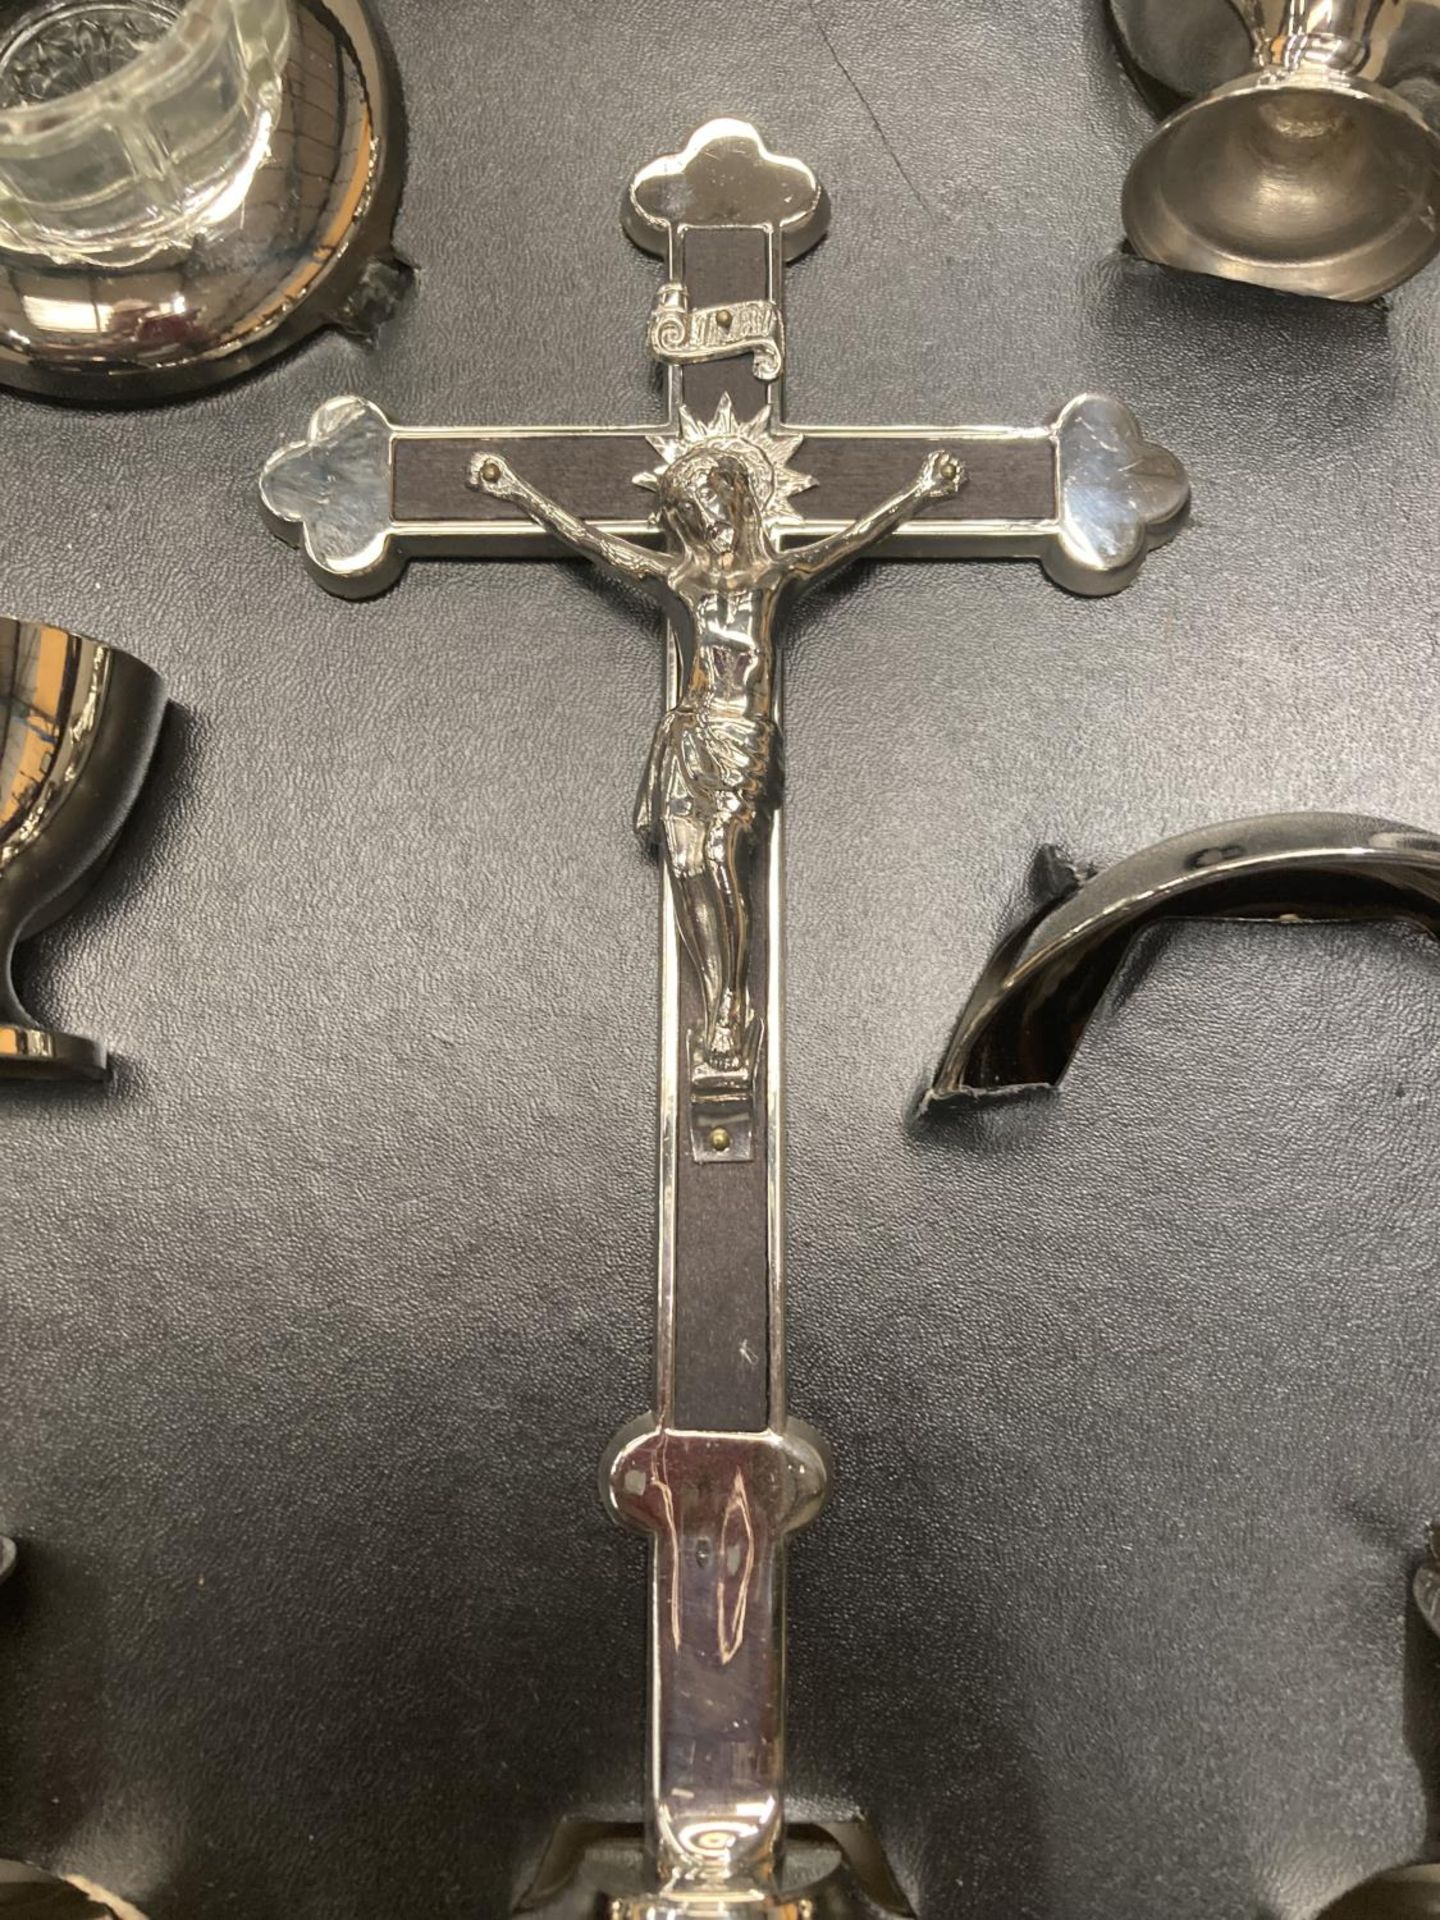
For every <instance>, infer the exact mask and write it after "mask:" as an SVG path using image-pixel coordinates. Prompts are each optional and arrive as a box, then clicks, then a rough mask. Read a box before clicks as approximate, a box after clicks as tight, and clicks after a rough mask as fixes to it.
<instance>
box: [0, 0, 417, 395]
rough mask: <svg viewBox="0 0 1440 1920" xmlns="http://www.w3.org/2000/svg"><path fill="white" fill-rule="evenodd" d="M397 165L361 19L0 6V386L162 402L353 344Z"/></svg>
mask: <svg viewBox="0 0 1440 1920" xmlns="http://www.w3.org/2000/svg"><path fill="white" fill-rule="evenodd" d="M403 145H404V140H403V120H402V116H401V112H400V101H399V89H398V83H397V81H396V78H395V74H394V68H393V63H392V61H391V60H390V57H389V54H388V50H387V49H386V47H385V44H384V42H383V40H382V38H381V37H380V34H379V32H378V30H377V28H376V26H375V22H374V20H373V19H372V17H371V15H370V12H369V9H368V6H367V4H366V0H0V383H3V384H8V385H12V386H16V387H19V388H22V389H24V390H26V391H31V392H38V393H42V394H44V395H46V396H47V397H48V398H54V399H70V400H79V401H84V402H87V403H91V404H101V405H104V404H106V403H115V402H120V403H134V402H137V401H139V402H144V401H150V400H163V399H169V398H171V397H173V396H174V395H176V394H178V393H184V392H187V391H191V390H194V389H196V388H199V387H205V386H209V385H213V384H214V383H215V382H216V381H218V380H220V379H224V378H228V377H230V376H231V375H233V374H236V373H240V372H244V371H245V370H247V369H248V368H249V367H252V366H254V365H255V364H257V362H259V361H260V360H263V359H266V358H268V357H270V356H271V355H272V354H275V353H278V352H280V351H282V350H283V349H284V348H285V347H287V346H289V345H291V344H292V343H293V342H294V341H295V340H297V339H299V338H300V337H302V336H303V335H305V334H307V333H309V332H312V331H313V330H314V329H315V328H316V327H319V326H323V325H326V324H330V323H334V324H339V325H342V326H343V325H354V326H355V327H356V329H357V330H359V331H368V330H370V329H371V328H372V327H373V324H374V323H375V321H376V319H377V318H378V317H381V316H383V313H384V311H386V310H387V307H388V304H389V302H390V301H391V300H392V299H393V297H394V296H395V294H396V293H398V291H399V289H400V288H401V286H403V284H404V277H405V276H404V274H403V271H401V270H400V269H399V268H398V266H397V264H396V262H395V259H394V255H393V253H392V252H391V245H390V242H391V232H392V227H393V222H394V216H395V210H396V206H397V203H398V200H399V193H400V183H401V177H402V173H403Z"/></svg>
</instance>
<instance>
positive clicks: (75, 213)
mask: <svg viewBox="0 0 1440 1920" xmlns="http://www.w3.org/2000/svg"><path fill="white" fill-rule="evenodd" d="M289 44H290V8H289V5H288V0H189V4H188V5H185V6H183V7H182V6H178V5H176V4H175V3H174V0H51V4H48V5H43V6H41V7H40V8H39V9H38V11H33V12H27V13H25V14H24V15H22V16H21V18H20V20H19V22H18V25H16V26H14V27H12V29H11V31H10V33H9V34H8V36H6V37H5V39H4V40H3V41H0V244H4V245H5V246H7V247H10V248H13V249H16V250H18V251H21V252H37V253H44V254H46V255H48V256H49V257H50V258H51V259H54V260H57V261H59V260H73V261H77V262H78V261H85V262H92V261H93V262H98V263H109V264H119V263H122V262H135V261H140V260H143V259H145V258H147V257H149V256H151V255H153V254H156V253H159V252H163V251H164V250H166V249H167V248H169V247H173V246H174V245H175V244H176V243H177V242H186V241H189V240H190V239H192V238H193V237H194V235H195V233H196V232H197V230H198V229H200V228H201V227H203V226H204V225H205V224H206V223H207V222H209V221H216V220H219V219H223V217H224V214H225V211H226V209H227V208H228V207H229V206H231V205H233V204H234V203H235V202H236V201H237V200H239V199H242V198H243V197H244V195H245V193H246V191H247V189H248V188H249V185H250V183H251V181H252V180H253V178H254V175H255V172H256V169H257V168H258V166H259V164H260V162H261V160H262V159H263V158H264V155H265V151H266V149H267V147H268V146H269V142H270V136H271V133H272V132H273V130H274V126H275V121H276V116H277V113H278V110H279V106H280V95H281V86H282V81H283V77H284V71H285V58H286V54H287V52H288V49H289Z"/></svg>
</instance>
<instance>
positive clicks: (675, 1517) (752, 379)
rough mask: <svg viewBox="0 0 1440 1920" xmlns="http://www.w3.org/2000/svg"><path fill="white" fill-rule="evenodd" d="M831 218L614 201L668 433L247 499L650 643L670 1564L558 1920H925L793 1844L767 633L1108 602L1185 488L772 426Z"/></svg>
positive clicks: (663, 1474)
mask: <svg viewBox="0 0 1440 1920" xmlns="http://www.w3.org/2000/svg"><path fill="white" fill-rule="evenodd" d="M828 218H829V208H828V203H827V200H826V197H825V195H824V193H823V191H822V189H821V187H820V185H819V183H818V181H817V180H816V178H815V176H814V174H813V173H812V172H811V171H810V169H809V168H808V167H805V166H803V165H802V164H801V163H800V162H799V161H796V160H791V159H786V158H783V157H782V156H780V155H777V154H773V153H771V152H770V151H769V149H768V148H767V147H766V146H765V144H764V142H763V141H762V140H761V139H760V137H759V135H758V134H757V133H756V131H755V129H754V128H753V127H751V126H749V125H747V124H746V123H745V122H743V121H739V120H715V121H711V122H710V123H709V124H708V125H706V126H704V127H702V128H701V129H700V130H699V132H698V133H696V134H695V135H694V137H693V138H692V139H691V140H690V141H689V143H688V144H687V145H686V146H685V148H684V149H683V150H682V151H681V152H679V153H675V154H670V155H667V156H665V157H664V158H662V159H660V160H657V161H655V162H653V163H652V164H651V165H650V166H647V167H644V168H642V169H641V171H640V172H639V173H638V174H637V175H636V176H635V179H634V180H633V181H632V183H631V185H630V188H629V191H628V193H627V195H626V198H625V201H624V205H623V220H624V224H625V228H626V231H627V232H628V233H629V235H630V237H631V239H632V240H634V241H635V242H636V243H637V244H638V245H639V246H641V247H642V248H644V249H646V250H647V251H649V252H651V253H655V254H658V255H659V256H660V257H661V258H662V259H663V260H664V261H665V263H666V279H665V282H664V284H663V286H662V288H661V290H660V294H659V297H658V299H657V302H656V306H655V310H654V312H653V313H652V315H651V320H650V327H649V335H648V337H649V342H650V346H651V350H652V352H654V353H655V354H656V355H657V356H658V357H659V358H661V359H662V360H664V361H665V362H666V363H667V364H668V366H669V369H670V413H669V419H668V421H667V422H666V424H665V425H664V426H663V427H661V428H659V429H657V428H655V427H653V426H651V427H643V426H642V427H616V428H606V427H538V428H537V427H491V428H473V427H466V428H452V429H441V430H438V431H430V430H420V429H413V428H398V427H394V426H392V425H391V424H390V422H389V421H388V420H387V419H386V418H385V416H384V415H383V414H382V413H381V412H380V410H379V409H378V408H377V407H375V406H373V405H371V404H370V403H369V402H366V401H363V400H358V399H354V398H348V397H347V398H343V399H338V400H332V401H330V402H329V403H327V405H325V406H323V407H322V408H321V409H320V410H319V412H318V413H317V414H316V415H315V417H314V419H313V420H312V421H311V424H310V430H309V433H308V435H307V437H306V438H305V439H304V440H302V441H299V442H297V443H295V444H294V445H292V446H288V447H285V448H283V449H282V450H281V451H280V452H279V453H277V454H276V455H275V457H274V458H273V459H272V460H271V461H270V463H269V465H268V466H267V468H266V470H265V474H264V478H263V481H262V486H261V491H262V496H263V500H264V504H265V508H266V511H267V513H268V515H269V517H270V519H271V522H272V524H273V525H274V526H275V527H276V529H277V531H279V532H280V533H281V534H282V535H283V536H284V537H285V538H287V539H289V540H291V541H292V542H293V543H295V544H296V545H299V546H302V547H303V549H304V552H305V555H306V559H307V561H308V563H309V565H310V568H311V570H312V572H313V573H314V574H315V575H316V576H317V578H318V579H319V580H320V582H321V584H322V585H324V586H326V587H327V588H329V589H330V590H331V591H333V592H336V593H341V594H348V595H352V596H360V595H366V594H371V593H376V592H379V591H381V590H383V589H384V588H385V587H387V586H389V585H391V584H392V583H393V582H394V581H395V580H396V579H397V578H398V577H399V575H400V573H401V571H402V570H403V568H404V565H405V563H406V561H407V560H408V559H410V558H412V557H417V556H420V555H423V554H427V553H428V554H434V555H441V556H446V555H452V556H453V555H462V554H463V555H495V556H505V557H515V556H519V555H527V554H535V555H541V556H548V555H551V554H553V553H556V552H565V551H570V552H578V553H580V554H583V555H584V556H585V557H587V558H588V559H591V560H593V561H595V562H596V563H598V564H599V565H600V566H602V567H604V568H606V569H607V570H609V571H610V572H612V573H616V574H619V575H620V576H622V577H623V578H625V579H628V580H630V581H633V582H635V583H637V584H639V585H640V586H642V587H643V588H644V589H645V590H646V591H647V592H649V593H650V594H651V595H652V596H653V598H654V599H655V600H656V602H657V603H658V605H659V606H660V607H661V609H662V610H663V612H664V614H665V616H666V619H667V622H668V626H669V654H668V659H669V672H668V690H667V702H666V708H665V712H664V715H663V718H662V719H661V722H660V725H659V728H658V730H657V732H656V735H655V740H654V743H653V746H652V748H651V753H650V758H649V763H648V767H647V769H646V773H645V777H644V781H643V785H642V789H641V799H640V806H639V809H638V815H637V821H636V824H637V827H638V828H639V830H640V832H641V834H642V837H643V838H644V839H645V840H646V841H647V842H649V843H651V844H653V845H656V846H657V847H658V848H659V849H660V850H661V851H662V852H663V854H664V864H663V868H662V871H663V876H664V879H663V901H664V906H663V913H664V928H665V938H664V949H663V951H664V963H663V966H664V980H663V986H662V1001H661V1004H662V1035H661V1099H660V1197H659V1198H660V1205H659V1269H660V1276H659V1277H660V1293H659V1326H658V1338H657V1349H658V1366H657V1385H656V1402H655V1408H654V1411H653V1412H652V1413H650V1414H647V1415H646V1416H645V1417H644V1418H643V1419H642V1420H640V1421H639V1422H637V1423H636V1424H635V1426H634V1427H633V1428H630V1429H628V1430H627V1431H626V1432H624V1433H623V1434H621V1435H620V1436H619V1438H618V1439H617V1440H616V1442H615V1443H614V1445H613V1446H612V1448H611V1451H610V1454H609V1455H608V1456H607V1462H606V1469H605V1482H604V1484H605V1489H606V1499H607V1501H608V1503H609V1505H610V1508H611V1510H612V1512H613V1513H614V1514H615V1516H616V1517H617V1518H618V1519H621V1520H623V1521H625V1522H627V1523H629V1524H631V1525H634V1526H636V1527H639V1528H641V1529H643V1530H644V1531H645V1532H647V1533H648V1534H649V1535H650V1536H651V1539H652V1543H653V1544H652V1576H651V1623H650V1633H651V1689H650V1742H649V1752H650V1779H649V1793H648V1806H647V1819H646V1823H645V1831H644V1841H643V1845H639V1844H635V1843H634V1842H633V1840H632V1838H631V1836H629V1835H628V1834H627V1833H625V1832H623V1831H616V1830H614V1829H612V1828H610V1827H609V1826H607V1825H605V1824H603V1823H596V1822H590V1821H572V1822H567V1823H566V1824H565V1825H564V1826H563V1827H562V1829H561V1831H560V1834H559V1835H558V1836H557V1839H556V1842H555V1844H554V1846H553V1847H552V1849H551V1851H550V1853H549V1854H548V1855H547V1858H546V1860H545V1862H544V1863H543V1864H542V1867H541V1869H540V1872H539V1874H538V1876H537V1878H536V1881H535V1884H534V1886H533V1888H532V1890H531V1894H530V1896H529V1899H528V1903H527V1904H528V1905H529V1906H530V1907H532V1908H534V1909H537V1910H538V1909H543V1910H544V1911H546V1912H551V1913H554V1914H557V1915H571V1914H573V1915H575V1916H577V1920H578V1916H580V1915H582V1914H583V1915H593V1914H597V1913H598V1914H605V1915H608V1916H609V1920H702V1916H703V1920H740V1917H741V1916H753V1920H822V1916H828V1915H840V1914H857V1915H858V1914H869V1913H876V1912H882V1911H888V1912H905V1911H908V1909H907V1908H906V1907H905V1904H904V1899H903V1896H902V1894H901V1893H900V1891H899V1889H898V1887H897V1886H896V1884H895V1882H894V1880H893V1879H892V1878H891V1876H890V1874H889V1872H888V1869H887V1868H886V1867H885V1864H884V1862H883V1859H882V1858H881V1856H880V1855H879V1852H878V1849H877V1848H876V1847H875V1846H874V1845H873V1843H872V1842H871V1841H870V1840H869V1838H868V1836H867V1834H866V1833H865V1831H864V1829H863V1828H861V1827H860V1826H858V1825H854V1824H851V1825H845V1826H841V1827H834V1826H831V1827H827V1828H824V1829H821V1828H807V1827H799V1828H791V1829H789V1830H788V1832H787V1828H786V1822H785V1809H784V1544H785V1541H786V1538H787V1536H788V1535H789V1534H790V1533H792V1532H795V1531H796V1530H797V1529H799V1528H800V1527H802V1526H804V1525H805V1524H806V1523H807V1522H808V1521H809V1520H810V1519H812V1518H813V1517H814V1515H815V1514H816V1513H817V1512H818V1511H819V1509H820V1507H821V1505H822V1504H823V1502H824V1498H825V1493H826V1486H827V1480H828V1465H827V1455H826V1451H825V1448H824V1445H823V1443H822V1442H821V1441H820V1439H819V1437H818V1436H817V1435H815V1434H814V1433H812V1432H811V1431H810V1430H809V1429H808V1428H806V1427H804V1426H803V1425H802V1424H801V1423H800V1422H798V1421H796V1420H793V1419H792V1418H791V1417H790V1416H789V1414H788V1412H787V1410H786V1404H785V1374H784V1357H783V1255H784V1228H783V1215H782V1201H783V1189H782V1138H781V1131H782V1128H781V1123H782V1110H781V1076H780V1058H781V1018H782V1011H783V1010H782V1005H781V944H782V932H783V929H782V914H781V902H782V872H781V845H782V834H781V816H780V799H781V785H782V762H781V737H780V729H779V701H780V689H779V665H778V660H777V655H776V640H777V637H778V633H779V629H780V625H781V622H782V621H783V619H784V617H785V615H786V613H787V611H788V609H789V607H790V606H791V604H792V603H793V602H794V601H795V600H796V599H797V598H798V597H799V595H800V594H802V593H803V592H805V591H806V590H807V589H808V588H809V587H811V586H814V585H816V584H817V583H819V582H820V581H822V580H824V579H825V578H827V577H828V576H830V575H832V574H833V573H835V572H836V571H838V570H839V569H840V568H841V567H843V566H845V565H846V564H847V563H848V562H849V561H851V560H853V559H855V558H856V557H857V556H859V555H860V554H862V553H866V552H875V553H879V554H882V555H885V556H889V557H893V558H902V557H916V558H949V557H963V556H972V555H974V556H997V555H1029V556H1033V557H1035V558H1037V559H1039V560H1040V561H1041V563H1042V564H1043V565H1044V566H1045V568H1046V570H1047V571H1048V572H1049V573H1050V574H1051V575H1052V577H1053V578H1055V579H1056V580H1058V581H1059V582H1060V583H1061V584H1062V585H1065V586H1067V587H1069V588H1071V589H1073V590H1075V591H1077V592H1084V593H1097V594H1098V593H1109V592H1114V591H1115V590H1117V589H1118V588H1120V587H1123V586H1126V585H1127V584H1128V583H1129V582H1130V581H1131V580H1133V579H1134V577H1135V575H1136V574H1137V572H1138V571H1139V569H1140V567H1141V565H1142V564H1143V562H1144V559H1145V556H1146V554H1147V552H1148V551H1149V550H1150V549H1151V547H1153V546H1155V545H1157V544H1159V543H1160V542H1161V541H1162V540H1164V539H1166V538H1167V537H1168V536H1169V535H1170V534H1172V533H1173V532H1175V531H1176V530H1177V529H1178V528H1179V526H1180V524H1181V522H1182V520H1183V518H1184V514H1185V510H1186V507H1187V505H1188V500H1189V487H1188V483H1187V481H1186V478H1185V473H1184V469H1183V468H1182V467H1181V465H1180V463H1179V462H1178V461H1177V460H1176V459H1175V458H1174V457H1173V456H1172V455H1170V454H1168V453H1166V452H1165V451H1163V449H1161V448H1159V447H1156V446H1153V445H1151V444H1150V443H1149V442H1147V441H1146V440H1145V438H1144V436H1143V435H1142V433H1141V432H1140V429H1139V427H1138V426H1137V424H1136V422H1135V419H1134V416H1133V415H1132V414H1131V413H1130V412H1129V410H1128V409H1127V408H1126V407H1124V406H1123V405H1122V404H1121V403H1120V402H1119V401H1117V400H1112V399H1108V398H1105V397H1102V396H1097V395H1087V396H1085V397H1082V398H1081V399H1078V400H1075V401H1072V402H1071V403H1070V404H1069V405H1068V406H1067V407H1065V408H1064V409H1063V410H1062V411H1061V412H1060V413H1059V414H1058V415H1057V416H1056V417H1055V418H1054V419H1053V420H1052V421H1051V422H1050V424H1049V425H1048V426H1043V427H1034V428H989V427H963V426H962V427H889V428H875V427H871V428H866V427H812V426H806V427H799V426H793V425H790V424H789V423H788V422H787V421H786V420H785V417H784V413H783V409H782V405H781V375H782V372H783V356H784V339H785V335H784V324H783V299H782V291H783V277H784V268H785V264H786V263H787V262H788V261H790V260H793V259H796V258H797V257H798V256H799V255H801V254H803V253H805V252H807V251H808V250H809V249H810V248H811V247H813V246H814V245H815V244H816V242H817V241H819V240H820V239H821V237H822V236H823V234H824V231H825V228H826V225H827V223H828ZM787 1843H788V1844H787Z"/></svg>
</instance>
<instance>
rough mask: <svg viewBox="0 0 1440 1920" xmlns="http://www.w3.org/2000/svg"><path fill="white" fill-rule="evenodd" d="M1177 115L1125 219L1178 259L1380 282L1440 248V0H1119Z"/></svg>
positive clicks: (1150, 80) (1118, 16)
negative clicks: (1439, 1)
mask: <svg viewBox="0 0 1440 1920" xmlns="http://www.w3.org/2000/svg"><path fill="white" fill-rule="evenodd" d="M1107 5H1108V7H1109V13H1110V19H1111V22H1112V25H1113V27H1114V30H1115V33H1116V35H1117V38H1118V40H1119V42H1120V46H1121V49H1122V51H1123V53H1124V56H1125V60H1126V64H1127V65H1128V67H1129V69H1130V71H1131V73H1132V74H1133V75H1134V77H1135V79H1136V81H1137V83H1138V84H1139V86H1140V87H1141V90H1142V91H1143V92H1144V93H1145V95H1146V97H1147V98H1148V99H1149V100H1150V102H1151V104H1152V105H1153V106H1155V107H1156V109H1157V110H1158V111H1160V112H1162V113H1163V114H1165V115H1166V116H1167V117H1166V119H1165V122H1164V124H1163V126H1162V127H1161V128H1160V130H1159V132H1158V133H1157V134H1156V135H1155V137H1154V138H1153V139H1152V140H1151V141H1150V143H1149V144H1148V145H1147V146H1146V148H1145V149H1144V151H1143V152H1142V153H1141V154H1140V156H1139V158H1138V159H1137V160H1136V161H1135V164H1134V166H1133V167H1132V168H1131V171H1130V175H1129V178H1128V180H1127V181H1126V185H1125V194H1124V220H1125V231H1126V233H1127V235H1128V237H1129V239H1130V242H1131V244H1132V246H1134V248H1135V249H1136V251H1137V252H1138V253H1142V254H1144V255H1145V256H1146V257H1147V258H1149V259H1151V260H1156V261H1159V262H1160V263H1162V264H1163V265H1165V266H1171V267H1180V268H1184V269H1187V270H1189V271H1192V272H1197V273H1209V274H1215V275H1218V276H1220V277H1221V278H1224V279H1232V280H1247V281H1252V282H1255V283H1256V284H1258V285H1260V286H1266V287H1273V288H1275V289H1277V290H1279V291H1281V292H1286V293H1301V294H1315V295H1319V296H1322V297H1324V298H1327V299H1332V300H1371V299H1374V298H1375V297H1376V296H1377V295H1379V294H1382V293H1385V292H1387V291H1388V290H1389V289H1390V288H1392V287H1396V286H1399V285H1400V284H1401V282H1402V281H1405V280H1408V279H1409V278H1410V277H1411V276H1412V275H1413V274H1415V273H1418V272H1419V270H1420V269H1421V268H1422V267H1423V266H1424V265H1425V264H1426V263H1427V261H1429V260H1431V259H1433V258H1434V255H1435V253H1436V251H1437V249H1440V9H1437V7H1436V5H1435V0H1107Z"/></svg>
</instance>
